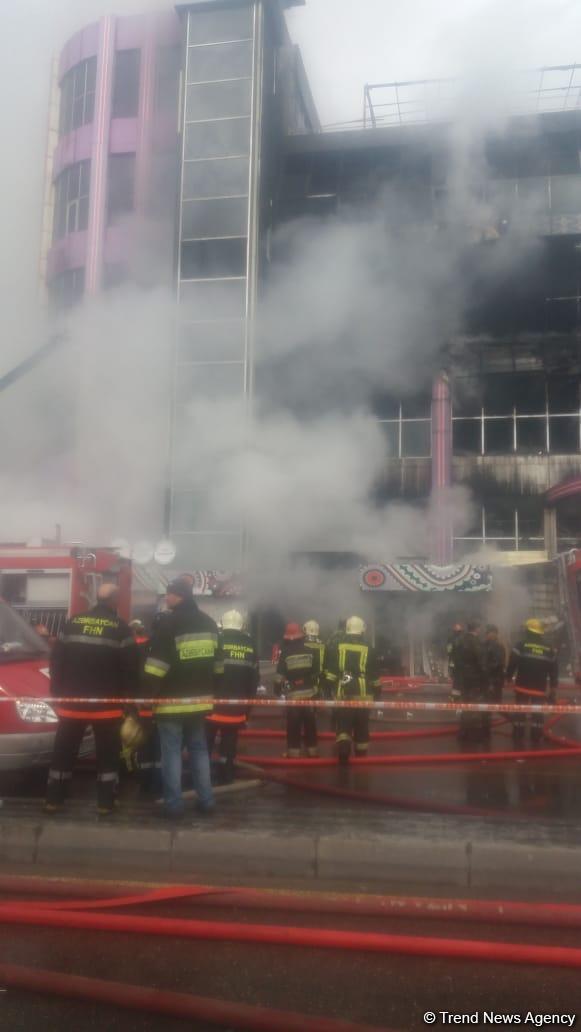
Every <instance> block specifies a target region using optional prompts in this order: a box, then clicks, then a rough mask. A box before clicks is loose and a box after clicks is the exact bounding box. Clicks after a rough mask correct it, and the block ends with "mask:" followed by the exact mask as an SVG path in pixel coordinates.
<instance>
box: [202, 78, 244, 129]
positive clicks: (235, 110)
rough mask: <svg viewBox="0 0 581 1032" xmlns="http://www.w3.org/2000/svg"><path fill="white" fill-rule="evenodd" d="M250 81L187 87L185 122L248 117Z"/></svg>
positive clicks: (242, 80)
mask: <svg viewBox="0 0 581 1032" xmlns="http://www.w3.org/2000/svg"><path fill="white" fill-rule="evenodd" d="M251 91H252V81H251V80H250V79H241V80H239V81H238V82H215V83H209V84H207V85H202V86H188V87H187V90H186V121H188V122H199V121H204V120H206V119H212V118H236V117H237V116H238V115H240V116H242V115H250V97H251Z"/></svg>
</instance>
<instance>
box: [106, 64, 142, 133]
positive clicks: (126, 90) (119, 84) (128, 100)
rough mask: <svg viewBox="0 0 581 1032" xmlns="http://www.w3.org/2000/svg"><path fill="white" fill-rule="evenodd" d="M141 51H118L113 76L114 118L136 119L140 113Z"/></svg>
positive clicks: (112, 109) (112, 114)
mask: <svg viewBox="0 0 581 1032" xmlns="http://www.w3.org/2000/svg"><path fill="white" fill-rule="evenodd" d="M140 64H141V52H140V51H139V50H118V51H117V53H116V55H115V72H114V76H113V100H112V102H111V117H112V118H136V117H137V114H138V112H139V68H140Z"/></svg>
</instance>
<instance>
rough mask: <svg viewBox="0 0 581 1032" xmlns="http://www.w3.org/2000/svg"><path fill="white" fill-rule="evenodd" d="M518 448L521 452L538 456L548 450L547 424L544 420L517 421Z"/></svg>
mask: <svg viewBox="0 0 581 1032" xmlns="http://www.w3.org/2000/svg"><path fill="white" fill-rule="evenodd" d="M516 448H517V451H519V452H524V453H528V454H534V455H538V454H539V453H540V452H546V450H547V424H546V420H545V419H544V418H543V419H517V421H516Z"/></svg>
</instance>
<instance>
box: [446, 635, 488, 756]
mask: <svg viewBox="0 0 581 1032" xmlns="http://www.w3.org/2000/svg"><path fill="white" fill-rule="evenodd" d="M480 626H481V625H480V621H479V620H471V621H469V622H468V624H467V625H466V632H465V633H464V634H463V635H462V637H461V638H460V641H459V642H458V644H457V646H456V649H455V654H454V655H455V660H454V668H455V677H457V678H458V682H457V683H458V685H459V687H460V693H461V699H462V702H468V703H477V702H486V701H487V699H486V694H487V688H488V670H487V667H486V656H485V652H484V645H483V643H482V640H481V638H480ZM487 718H488V714H487V713H483V714H479V713H462V716H461V718H460V731H459V735H460V738H464V739H466V738H474V739H480V738H481V737H483V736H486V735H487V734H488V725H489V723H490V720H489V719H487Z"/></svg>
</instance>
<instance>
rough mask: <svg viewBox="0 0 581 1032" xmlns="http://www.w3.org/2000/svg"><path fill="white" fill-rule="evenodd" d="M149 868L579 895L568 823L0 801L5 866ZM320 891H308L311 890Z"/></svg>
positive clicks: (276, 796)
mask: <svg viewBox="0 0 581 1032" xmlns="http://www.w3.org/2000/svg"><path fill="white" fill-rule="evenodd" d="M2 865H5V866H10V867H11V869H14V867H15V865H17V866H18V867H19V869H21V873H29V874H30V873H34V867H35V866H37V867H43V868H44V869H45V870H46V868H47V867H50V866H53V865H54V866H58V865H61V866H62V865H67V866H69V867H70V866H73V867H74V868H75V869H77V870H78V871H79V873H82V872H83V871H84V870H86V869H89V868H91V869H95V868H97V869H98V870H102V873H103V876H106V874H107V871H108V870H113V869H117V871H119V869H121V870H122V871H124V872H125V873H126V876H127V877H130V876H131V874H132V872H133V873H134V872H135V870H137V869H139V870H140V871H141V872H150V873H151V876H152V877H154V878H155V877H163V878H167V877H170V876H171V878H172V879H175V880H180V879H184V880H191V879H192V878H194V877H197V876H198V875H199V876H200V878H201V879H202V880H203V878H204V877H207V876H208V875H215V876H217V877H223V878H228V877H232V878H241V877H242V878H243V877H260V878H262V879H263V880H264V879H266V880H268V879H276V878H297V879H302V880H306V881H312V882H316V881H317V880H320V881H325V882H328V881H332V880H337V881H342V882H346V883H349V882H353V883H354V882H357V883H358V884H361V883H363V882H365V883H371V885H372V887H373V888H374V889H375V890H376V891H379V890H380V889H381V888H383V889H387V888H389V889H391V890H392V891H398V890H402V891H403V890H404V889H408V890H409V889H410V888H411V889H413V890H414V891H418V892H421V893H422V894H423V895H430V894H431V893H434V894H438V893H442V892H447V891H449V890H456V891H457V890H482V891H494V892H496V893H497V894H498V895H499V896H502V894H504V893H506V894H515V893H516V894H518V893H519V892H520V893H523V892H526V891H530V890H531V889H534V890H539V892H540V893H541V895H542V896H543V898H549V896H550V894H551V892H568V891H569V892H571V891H572V890H575V891H576V892H577V893H581V879H580V874H579V872H580V870H581V826H579V825H577V824H573V823H572V822H571V821H567V822H565V821H560V820H558V819H555V820H548V819H547V820H545V821H539V820H538V819H536V818H535V819H534V820H533V819H531V820H530V821H528V820H525V821H516V820H514V819H513V818H512V817H510V816H507V818H506V819H504V818H494V819H493V818H484V819H483V818H472V817H444V816H434V815H428V814H426V815H423V814H406V813H402V812H390V811H387V810H383V809H377V808H370V807H365V806H361V805H356V804H350V803H344V802H341V803H340V804H338V803H336V802H335V801H334V800H332V801H329V800H319V799H305V798H304V797H302V796H301V795H299V794H297V793H294V792H288V790H285V789H284V788H281V787H280V786H277V785H272V784H271V785H265V786H261V787H249V788H248V789H247V790H245V791H241V792H240V791H238V792H236V793H234V794H231V795H224V796H222V798H221V799H220V801H219V808H218V811H217V813H216V815H215V816H214V817H212V818H199V817H197V816H196V815H195V813H194V812H193V811H192V816H191V818H188V819H187V820H185V821H184V822H183V823H181V824H179V825H177V826H169V827H168V825H167V823H166V822H165V821H163V820H162V819H160V818H158V817H157V815H156V814H155V812H154V811H153V809H152V807H151V806H143V805H138V804H133V805H129V806H127V807H126V808H124V810H123V813H122V814H120V815H119V816H116V817H115V818H114V819H112V820H110V821H107V822H97V821H96V818H95V816H94V811H93V808H92V805H91V804H88V803H87V802H85V801H79V802H72V803H71V804H70V808H69V809H68V811H67V813H66V814H65V815H62V816H59V817H56V818H46V817H45V816H44V815H43V814H42V811H41V801H40V800H38V799H28V800H25V799H12V800H5V801H4V804H3V806H2V808H1V809H0V867H1V866H2ZM314 887H315V886H314V885H313V888H314Z"/></svg>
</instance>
